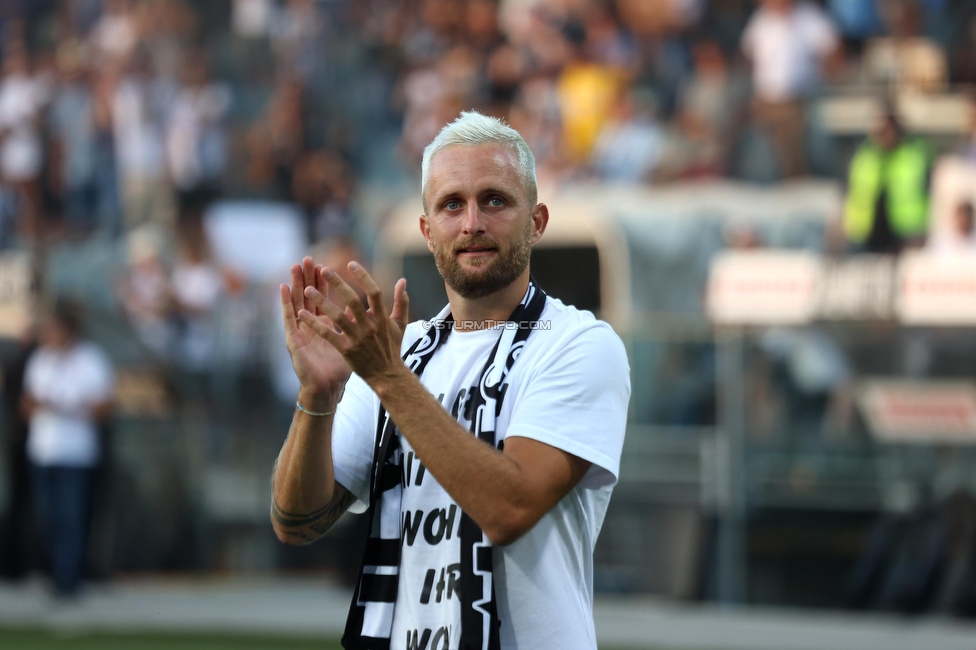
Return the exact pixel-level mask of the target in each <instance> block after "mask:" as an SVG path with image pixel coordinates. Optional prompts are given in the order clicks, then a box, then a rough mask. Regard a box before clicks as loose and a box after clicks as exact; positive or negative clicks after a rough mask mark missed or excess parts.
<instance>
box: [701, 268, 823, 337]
mask: <svg viewBox="0 0 976 650" xmlns="http://www.w3.org/2000/svg"><path fill="white" fill-rule="evenodd" d="M822 266H823V265H822V264H821V261H820V258H819V257H818V256H816V255H814V254H812V253H806V252H798V251H755V252H752V251H749V252H743V251H729V252H723V253H720V254H718V255H716V256H715V257H714V258H713V259H712V264H711V268H710V269H709V276H708V292H707V310H708V315H709V317H710V318H711V319H712V320H713V321H715V322H717V323H723V324H727V325H750V324H768V325H798V324H802V323H806V322H808V321H810V320H811V319H812V318H813V317H814V315H815V313H816V309H817V297H818V294H819V290H820V280H821V272H822Z"/></svg>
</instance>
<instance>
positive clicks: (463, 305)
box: [446, 268, 529, 332]
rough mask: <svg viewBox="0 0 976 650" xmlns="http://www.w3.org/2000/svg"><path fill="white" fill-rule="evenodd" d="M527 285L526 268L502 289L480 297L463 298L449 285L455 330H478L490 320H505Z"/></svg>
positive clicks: (527, 275)
mask: <svg viewBox="0 0 976 650" xmlns="http://www.w3.org/2000/svg"><path fill="white" fill-rule="evenodd" d="M528 287H529V270H528V268H526V269H525V272H524V273H522V275H520V276H519V277H518V278H517V279H516V280H515V281H514V282H512V283H511V284H510V285H508V286H507V287H505V288H504V289H500V290H498V291H496V292H495V293H493V294H490V295H487V296H484V297H482V298H465V297H463V296H461V295H459V294H458V293H457V292H455V291H454V290H453V289H451V288H450V287H446V289H447V300H448V302H449V303H451V314H452V315H453V316H454V328H455V330H458V331H462V332H463V331H465V330H479V329H484V328H485V327H486V326H489V325H491V323H492V322H499V321H505V320H507V319H508V317H509V316H511V315H512V312H513V311H515V308H516V307H517V306H518V304H519V302H521V301H522V297H523V296H524V295H525V291H526V290H527V289H528Z"/></svg>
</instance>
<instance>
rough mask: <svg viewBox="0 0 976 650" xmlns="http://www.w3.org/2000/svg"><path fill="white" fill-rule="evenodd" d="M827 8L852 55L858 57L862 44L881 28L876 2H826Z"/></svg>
mask: <svg viewBox="0 0 976 650" xmlns="http://www.w3.org/2000/svg"><path fill="white" fill-rule="evenodd" d="M827 6H828V8H829V10H830V15H831V16H832V17H833V19H834V21H835V22H836V23H837V27H838V29H839V30H840V33H841V34H842V35H843V36H844V43H845V45H847V47H848V49H849V51H850V53H852V54H855V55H860V54H861V52H862V51H863V49H864V43H865V42H866V41H867V40H868V39H869V38H871V37H872V36H875V35H877V34H878V33H879V32H880V31H881V30H882V28H883V25H882V24H881V16H879V15H878V1H877V0H828V2H827Z"/></svg>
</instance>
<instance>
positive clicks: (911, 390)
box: [857, 379, 976, 444]
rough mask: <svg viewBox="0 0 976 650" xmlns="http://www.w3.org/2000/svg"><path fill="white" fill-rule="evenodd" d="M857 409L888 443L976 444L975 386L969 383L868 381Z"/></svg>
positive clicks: (858, 397) (861, 391) (862, 390)
mask: <svg viewBox="0 0 976 650" xmlns="http://www.w3.org/2000/svg"><path fill="white" fill-rule="evenodd" d="M857 393H858V395H857V401H858V407H859V408H860V409H861V413H862V414H863V415H864V418H865V420H866V421H867V423H868V428H869V429H870V431H871V433H872V435H874V436H875V437H876V438H878V439H880V440H882V441H885V442H924V443H931V442H950V443H954V444H958V443H972V444H976V384H974V383H972V382H967V381H897V380H882V379H877V380H867V381H865V382H863V383H862V384H861V386H860V387H859V389H858V391H857Z"/></svg>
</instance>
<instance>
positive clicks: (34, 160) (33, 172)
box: [0, 41, 48, 242]
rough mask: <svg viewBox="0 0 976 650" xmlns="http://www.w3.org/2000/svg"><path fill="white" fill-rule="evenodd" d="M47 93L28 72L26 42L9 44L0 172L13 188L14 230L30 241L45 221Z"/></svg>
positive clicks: (0, 98)
mask: <svg viewBox="0 0 976 650" xmlns="http://www.w3.org/2000/svg"><path fill="white" fill-rule="evenodd" d="M47 94H48V93H47V89H46V88H45V87H44V85H43V84H42V83H41V81H40V80H38V79H36V78H34V77H33V76H32V75H31V70H30V59H29V58H28V52H27V46H26V44H24V43H23V42H21V41H14V42H13V43H11V44H9V45H8V46H7V47H6V48H5V51H4V56H3V80H2V81H0V175H2V178H3V182H4V183H6V184H8V185H9V186H11V187H12V188H14V190H15V191H16V194H17V201H18V206H19V209H18V212H19V216H18V220H17V231H18V234H19V235H20V236H21V237H24V238H25V239H27V240H28V241H30V242H36V241H37V240H38V238H39V237H40V236H41V235H42V229H43V225H44V223H43V222H44V215H43V214H42V203H41V201H42V196H41V183H40V174H41V164H42V163H43V144H42V141H41V133H40V128H41V111H42V109H43V108H44V105H45V102H46V100H47Z"/></svg>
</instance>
